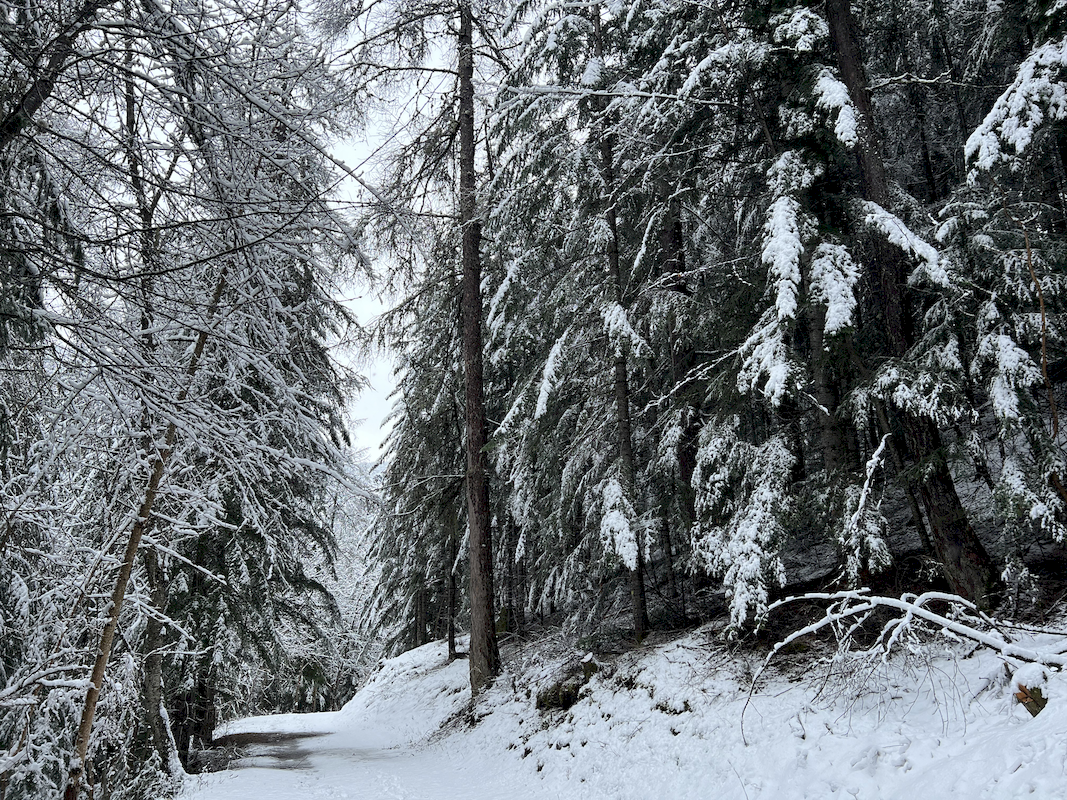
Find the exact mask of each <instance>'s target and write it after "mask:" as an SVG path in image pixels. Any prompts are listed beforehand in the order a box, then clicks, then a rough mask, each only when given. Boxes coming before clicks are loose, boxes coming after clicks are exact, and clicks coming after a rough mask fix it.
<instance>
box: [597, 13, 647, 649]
mask: <svg viewBox="0 0 1067 800" xmlns="http://www.w3.org/2000/svg"><path fill="white" fill-rule="evenodd" d="M592 15H593V27H594V29H595V52H596V56H597V58H599V59H601V60H603V58H604V45H603V40H602V37H601V33H600V7H599V6H594V7H593V9H592ZM606 108H607V101H606V100H601V111H602V112H603V111H604V110H605V109H606ZM599 135H600V141H599V146H600V169H601V173H602V176H603V180H604V194H605V195H606V198H607V207H606V208H605V209H604V218H605V219H606V220H607V223H608V228H609V229H610V230H611V237H610V238H609V240H608V286H607V290H608V296H609V297H610V298H611V299H612V300H613V301H614V302H615V303H617V304H618V305H619V306H621V307H623V308H625V306H624V305H623V279H622V269H621V267H620V264H619V224H618V216H617V214H616V212H615V201H614V198H613V197H612V196H611V194H612V191H613V189H614V185H615V166H614V165H615V148H614V143H613V142H612V140H611V136H610V135H609V134H608V133H607V131H605V130H601V131H600V134H599ZM614 370H615V418H616V425H617V429H616V437H617V441H618V446H619V476H620V478H621V480H620V483H621V484H622V490H623V493H624V494H625V495H626V499H627V500H629V501H630V503H631V504H632V505H633V506H634V507H635V508H636V506H637V503H636V480H635V471H634V453H633V433H632V430H631V424H630V387H629V381H628V375H627V366H626V356H625V355H622V354H620V355H617V356H615V361H614ZM634 538H635V539H636V540H637V556H636V563H635V565H634V567H633V568H632V569H630V610H631V615H632V617H633V623H634V637H635V638H636V639H637V641H641V640H642V639H644V638H645V633H646V632H647V631H648V611H647V604H646V601H645V578H644V570H645V556H644V549H645V547H644V541H643V537H642V536H641V534H640V532H639V531H634Z"/></svg>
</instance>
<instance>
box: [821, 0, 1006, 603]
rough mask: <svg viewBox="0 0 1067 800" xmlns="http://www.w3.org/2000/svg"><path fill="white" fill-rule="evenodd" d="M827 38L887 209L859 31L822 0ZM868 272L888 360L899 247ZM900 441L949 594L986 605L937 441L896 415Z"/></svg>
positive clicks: (896, 351)
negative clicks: (915, 474) (917, 473)
mask: <svg viewBox="0 0 1067 800" xmlns="http://www.w3.org/2000/svg"><path fill="white" fill-rule="evenodd" d="M826 13H827V22H828V24H829V27H830V38H831V41H832V42H833V46H834V49H835V51H836V53H837V63H838V68H839V69H840V71H841V79H842V80H843V81H844V83H845V86H846V87H847V88H848V92H849V97H850V98H851V100H852V102H853V104H854V105H855V106H856V109H857V110H858V111H859V120H858V122H859V126H858V127H859V130H858V133H859V137H858V142H857V157H858V159H859V166H860V171H861V172H862V176H863V188H864V193H865V195H866V196H867V199H869V200H871V201H873V202H875V203H878V204H879V205H881V206H883V207H888V206H889V204H890V194H889V183H888V180H887V178H886V173H885V165H884V164H883V162H882V156H881V152H880V149H879V141H878V137H877V134H876V131H875V126H874V109H873V106H872V103H871V96H870V93H869V91H868V89H867V79H866V75H865V74H864V68H863V56H862V50H861V47H860V38H859V31H858V28H857V25H856V21H855V18H854V17H853V16H852V9H851V7H850V5H849V0H826ZM870 250H871V256H872V257H871V261H870V263H871V264H872V267H873V269H874V270H875V274H874V275H873V278H874V281H873V282H874V287H873V288H874V290H875V303H876V308H875V312H876V315H877V317H878V318H879V320H878V321H879V322H880V323H882V324H883V326H884V330H885V333H886V337H887V341H888V349H889V353H888V355H890V356H891V357H895V358H901V357H903V356H904V355H905V353H906V352H907V350H908V347H909V345H910V339H911V337H910V334H909V330H908V326H907V316H906V313H905V308H904V286H905V274H906V270H905V263H904V256H903V253H902V252H901V251H900V249H899V248H897V247H894V246H893V245H890V244H889V243H888V242H887V241H885V240H884V239H881V238H879V239H877V240H872V241H871V243H870ZM900 418H901V423H902V427H903V430H904V442H905V445H906V448H907V450H908V452H909V453H910V455H911V457H912V458H913V459H914V460H915V461H916V462H917V463H918V464H919V465H921V467H922V474H923V477H922V479H921V481H920V485H919V493H920V496H921V498H922V502H923V505H924V506H925V509H926V515H927V518H928V519H929V521H930V539H931V542H932V544H933V547H934V551H935V554H936V556H937V557H938V559H939V560H940V561H941V563H942V565H943V567H944V572H945V578H946V579H947V580H948V583H949V586H950V587H951V589H952V591H954V592H956V593H957V594H959V595H961V596H963V597H965V598H967V599H968V600H971V601H973V602H976V603H981V604H984V603H987V602H989V600H990V599H991V596H992V595H994V594H995V593H996V591H997V590H998V589H999V581H998V578H997V571H996V570H995V569H994V567H993V562H992V559H991V558H990V557H989V554H988V553H987V552H986V550H985V547H984V546H983V545H982V543H981V542H980V541H979V540H978V537H977V536H976V535H975V533H974V530H973V529H972V528H971V525H970V523H969V522H968V520H967V512H966V510H965V509H964V508H963V504H962V503H961V502H960V498H959V495H958V494H957V493H956V488H955V484H954V483H953V480H952V475H951V473H950V472H949V469H948V464H947V463H946V461H945V458H944V457H943V452H944V448H943V447H942V442H941V435H940V433H939V431H938V430H937V428H936V427H935V426H934V425H933V423H932V422H930V420H928V419H925V418H920V417H917V416H916V415H914V414H911V413H908V412H904V411H902V412H900Z"/></svg>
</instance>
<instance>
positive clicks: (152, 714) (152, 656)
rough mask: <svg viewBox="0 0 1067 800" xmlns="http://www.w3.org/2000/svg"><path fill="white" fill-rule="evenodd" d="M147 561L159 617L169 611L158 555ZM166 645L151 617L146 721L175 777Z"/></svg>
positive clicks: (147, 555) (151, 554)
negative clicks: (167, 699)
mask: <svg viewBox="0 0 1067 800" xmlns="http://www.w3.org/2000/svg"><path fill="white" fill-rule="evenodd" d="M144 561H145V574H146V576H147V578H148V589H149V592H150V593H151V598H152V605H153V606H154V607H155V609H156V611H158V612H159V614H163V613H164V612H165V610H166V603H167V595H166V589H165V587H164V584H163V576H162V574H161V572H160V567H159V557H158V556H157V555H156V551H155V550H151V549H149V550H146V551H145V553H144ZM165 644H166V637H165V636H164V635H163V623H162V622H160V620H159V619H157V618H156V617H155V616H150V617H149V618H148V624H147V625H146V626H145V648H146V651H147V652H146V654H145V659H144V687H143V699H144V707H145V717H147V719H148V729H149V730H150V731H151V734H152V745H153V746H154V747H155V748H156V752H157V753H158V754H159V760H160V763H161V764H162V766H163V769H164V770H165V771H166V772H167V774H168V775H171V774H173V772H174V767H175V765H176V761H177V753H176V752H175V750H174V740H173V739H172V737H171V732H170V730H169V729H168V727H167V719H166V716H165V715H164V711H163V702H164V697H163V647H164V646H165Z"/></svg>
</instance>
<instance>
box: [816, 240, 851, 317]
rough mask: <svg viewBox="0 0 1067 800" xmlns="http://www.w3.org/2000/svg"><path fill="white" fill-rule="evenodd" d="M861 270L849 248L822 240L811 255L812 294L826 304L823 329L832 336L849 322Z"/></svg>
mask: <svg viewBox="0 0 1067 800" xmlns="http://www.w3.org/2000/svg"><path fill="white" fill-rule="evenodd" d="M859 277H860V270H859V266H858V265H857V264H856V262H855V261H853V260H852V256H851V255H850V254H849V252H848V248H847V247H845V246H844V245H840V244H828V243H825V242H824V243H822V244H820V245H819V246H818V247H817V248H816V249H815V255H814V256H813V257H812V259H811V289H810V292H811V297H812V299H814V300H818V301H820V302H822V303H824V304H825V305H826V323H825V325H824V330H825V332H826V333H827V334H828V335H830V336H832V335H834V334H835V333H840V332H841V331H842V330H844V329H845V328H847V327H849V326H850V325H852V314H853V312H854V311H855V310H856V293H855V287H856V282H857V281H858V280H859Z"/></svg>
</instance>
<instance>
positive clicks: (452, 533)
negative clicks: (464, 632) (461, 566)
mask: <svg viewBox="0 0 1067 800" xmlns="http://www.w3.org/2000/svg"><path fill="white" fill-rule="evenodd" d="M445 515H446V516H447V517H448V556H449V557H448V660H449V661H450V662H451V661H455V660H456V659H457V658H459V653H458V652H457V651H456V600H457V596H458V594H459V592H458V587H457V586H456V559H457V558H458V556H459V552H458V550H459V541H458V539H459V530H458V528H459V511H458V510H456V509H454V508H452V507H451V505H449V506H447V507H446V510H445Z"/></svg>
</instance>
